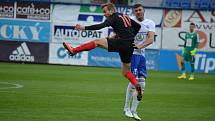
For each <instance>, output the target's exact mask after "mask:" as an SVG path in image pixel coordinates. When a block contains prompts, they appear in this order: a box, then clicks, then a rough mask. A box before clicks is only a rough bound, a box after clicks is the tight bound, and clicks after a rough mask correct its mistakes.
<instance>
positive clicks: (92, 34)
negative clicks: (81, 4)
mask: <svg viewBox="0 0 215 121" xmlns="http://www.w3.org/2000/svg"><path fill="white" fill-rule="evenodd" d="M101 35H102V31H100V30H98V31H93V30H87V31H78V30H75V29H74V27H71V26H60V25H55V26H54V39H56V40H80V39H82V38H101Z"/></svg>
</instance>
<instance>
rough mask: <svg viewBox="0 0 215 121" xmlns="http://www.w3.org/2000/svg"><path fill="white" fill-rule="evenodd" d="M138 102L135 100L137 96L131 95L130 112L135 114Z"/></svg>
mask: <svg viewBox="0 0 215 121" xmlns="http://www.w3.org/2000/svg"><path fill="white" fill-rule="evenodd" d="M139 102H140V101H138V100H137V94H136V93H134V94H133V101H132V106H131V111H132V112H137V106H138V105H139Z"/></svg>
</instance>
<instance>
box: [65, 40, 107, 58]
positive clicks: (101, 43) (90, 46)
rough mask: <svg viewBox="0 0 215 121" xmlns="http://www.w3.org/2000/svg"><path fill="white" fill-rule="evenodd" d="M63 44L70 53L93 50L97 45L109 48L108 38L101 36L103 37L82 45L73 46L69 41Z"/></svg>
mask: <svg viewBox="0 0 215 121" xmlns="http://www.w3.org/2000/svg"><path fill="white" fill-rule="evenodd" d="M63 46H64V47H65V48H66V49H67V50H68V52H69V53H70V55H75V54H76V53H79V52H82V51H89V50H92V49H94V48H96V47H101V48H105V49H107V48H108V44H107V39H106V38H101V39H96V40H93V41H90V42H87V43H84V44H81V45H80V46H78V47H76V48H73V47H72V46H70V45H69V44H68V43H66V42H63Z"/></svg>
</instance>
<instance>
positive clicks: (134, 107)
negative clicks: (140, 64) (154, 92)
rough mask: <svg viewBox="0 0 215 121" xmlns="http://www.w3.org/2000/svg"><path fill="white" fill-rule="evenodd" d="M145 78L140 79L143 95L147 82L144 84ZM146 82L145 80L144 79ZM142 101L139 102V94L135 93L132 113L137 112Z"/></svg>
mask: <svg viewBox="0 0 215 121" xmlns="http://www.w3.org/2000/svg"><path fill="white" fill-rule="evenodd" d="M142 79H143V78H139V80H138V81H139V83H140V85H141V88H142V93H143V92H144V89H145V82H143V80H142ZM144 80H145V79H144ZM139 103H140V101H138V100H137V93H133V101H132V107H131V111H132V112H135V113H136V112H137V107H138V105H139Z"/></svg>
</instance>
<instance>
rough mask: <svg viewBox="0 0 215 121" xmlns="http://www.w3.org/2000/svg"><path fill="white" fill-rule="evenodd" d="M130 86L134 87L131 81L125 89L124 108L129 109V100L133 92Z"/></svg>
mask: <svg viewBox="0 0 215 121" xmlns="http://www.w3.org/2000/svg"><path fill="white" fill-rule="evenodd" d="M132 88H134V87H133V85H132V84H131V83H129V84H128V87H127V91H126V98H125V106H124V110H125V109H130V102H131V98H132V96H133V93H134V89H132Z"/></svg>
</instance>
